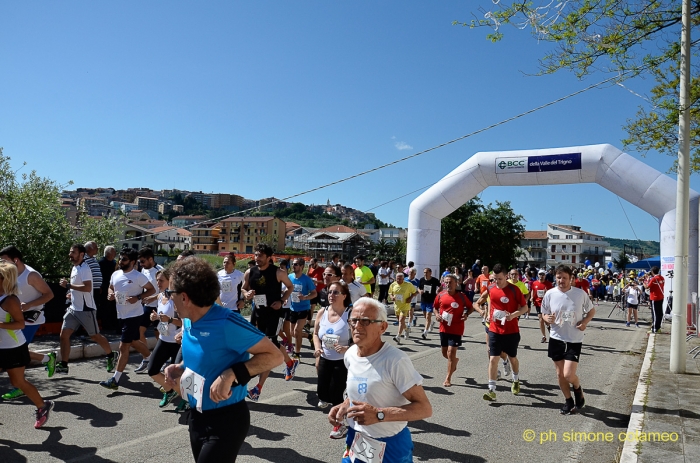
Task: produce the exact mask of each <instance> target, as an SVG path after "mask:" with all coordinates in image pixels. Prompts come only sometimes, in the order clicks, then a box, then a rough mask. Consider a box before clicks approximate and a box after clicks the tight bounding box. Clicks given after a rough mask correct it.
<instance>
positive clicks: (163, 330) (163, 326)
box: [158, 322, 170, 336]
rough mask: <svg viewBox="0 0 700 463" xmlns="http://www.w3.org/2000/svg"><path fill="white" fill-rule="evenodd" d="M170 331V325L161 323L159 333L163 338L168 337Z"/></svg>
mask: <svg viewBox="0 0 700 463" xmlns="http://www.w3.org/2000/svg"><path fill="white" fill-rule="evenodd" d="M169 330H170V323H165V322H160V323H158V332H159V333H160V335H161V336H167V335H168V331H169Z"/></svg>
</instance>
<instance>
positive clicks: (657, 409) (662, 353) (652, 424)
mask: <svg viewBox="0 0 700 463" xmlns="http://www.w3.org/2000/svg"><path fill="white" fill-rule="evenodd" d="M669 331H670V326H669V325H664V327H663V329H662V333H660V334H657V335H650V336H649V344H648V347H647V353H646V356H645V358H644V364H643V366H642V372H641V374H640V377H639V384H638V387H637V393H636V394H635V398H634V403H633V405H632V414H631V416H630V424H629V427H628V430H627V439H626V442H625V446H624V448H623V451H622V455H621V458H620V462H621V463H635V462H639V463H641V462H644V463H646V462H660V461H662V462H664V463H691V462H698V461H700V387H698V386H699V384H700V356H698V358H696V359H693V358H692V355H691V356H688V357H687V363H686V374H685V375H676V374H672V373H670V372H669V363H670V348H671V335H670V332H669ZM698 345H700V341H699V340H698V338H692V339H691V340H690V341H689V342H688V343H687V346H686V352H687V351H690V349H692V348H693V347H695V346H698Z"/></svg>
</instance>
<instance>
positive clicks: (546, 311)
mask: <svg viewBox="0 0 700 463" xmlns="http://www.w3.org/2000/svg"><path fill="white" fill-rule="evenodd" d="M550 299H551V293H550V292H549V291H547V292H546V293H544V297H543V298H542V306H541V307H540V312H542V315H551V313H552V308H551V307H550V306H549V300H550ZM586 299H588V298H587V297H586ZM584 304H585V303H584Z"/></svg>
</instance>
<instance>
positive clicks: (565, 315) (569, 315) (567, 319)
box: [560, 310, 576, 326]
mask: <svg viewBox="0 0 700 463" xmlns="http://www.w3.org/2000/svg"><path fill="white" fill-rule="evenodd" d="M566 323H569V324H571V325H576V312H574V311H573V310H567V311H564V312H562V313H561V324H560V326H561V325H564V324H566Z"/></svg>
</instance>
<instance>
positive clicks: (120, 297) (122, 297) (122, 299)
mask: <svg viewBox="0 0 700 463" xmlns="http://www.w3.org/2000/svg"><path fill="white" fill-rule="evenodd" d="M127 297H128V296H127V295H126V293H122V292H116V293H114V298H115V299H116V300H117V304H119V305H126V299H127Z"/></svg>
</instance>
